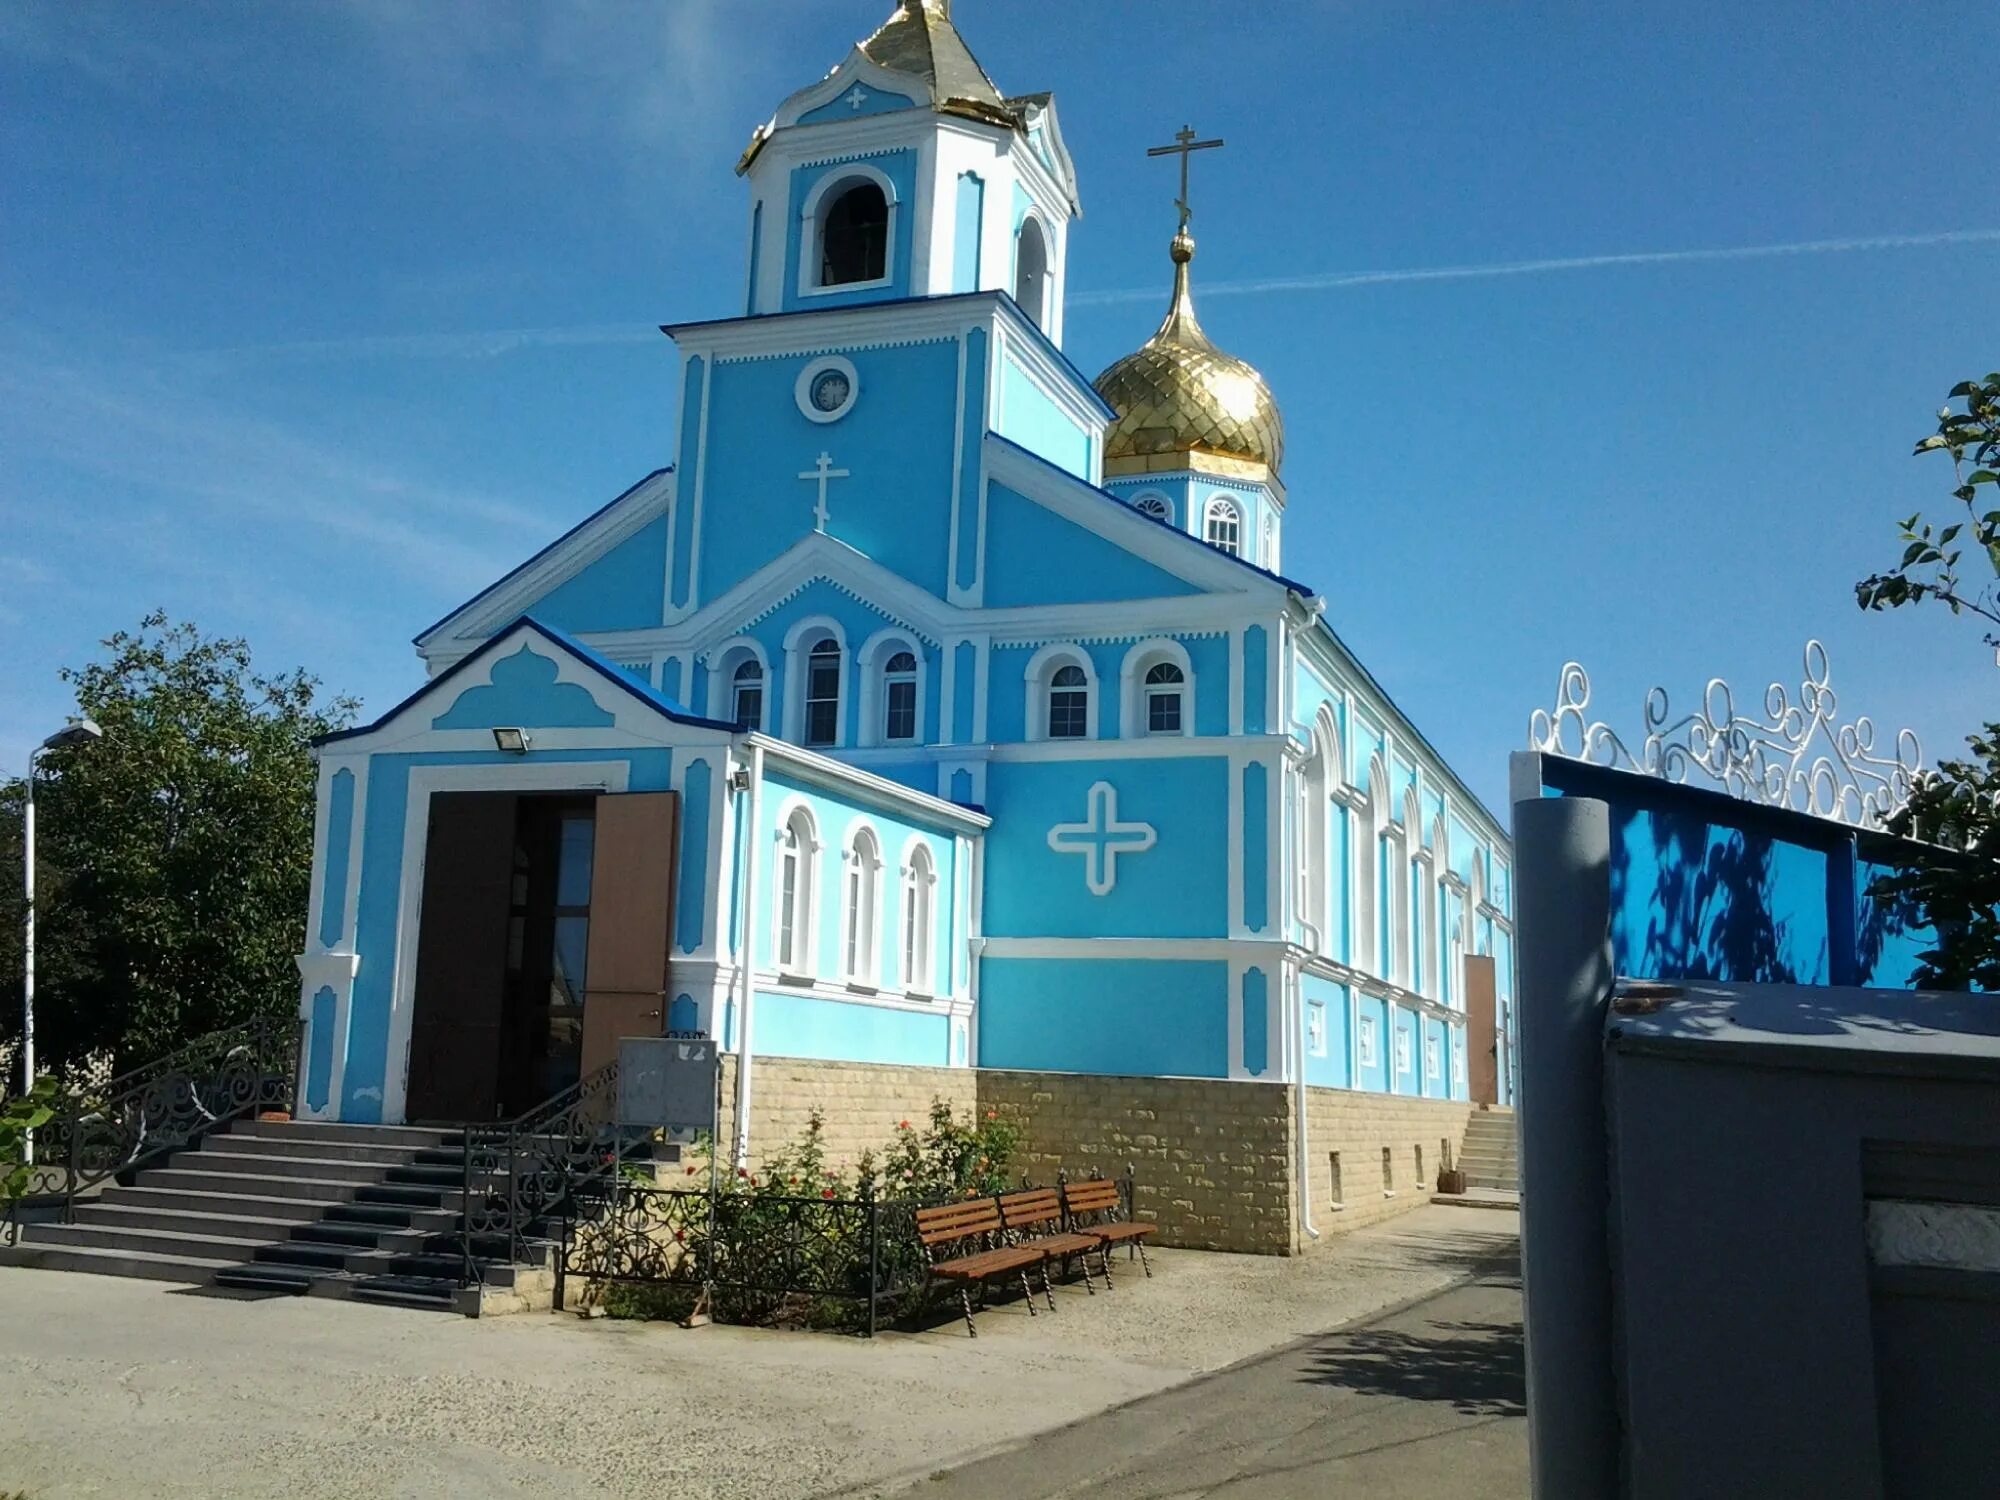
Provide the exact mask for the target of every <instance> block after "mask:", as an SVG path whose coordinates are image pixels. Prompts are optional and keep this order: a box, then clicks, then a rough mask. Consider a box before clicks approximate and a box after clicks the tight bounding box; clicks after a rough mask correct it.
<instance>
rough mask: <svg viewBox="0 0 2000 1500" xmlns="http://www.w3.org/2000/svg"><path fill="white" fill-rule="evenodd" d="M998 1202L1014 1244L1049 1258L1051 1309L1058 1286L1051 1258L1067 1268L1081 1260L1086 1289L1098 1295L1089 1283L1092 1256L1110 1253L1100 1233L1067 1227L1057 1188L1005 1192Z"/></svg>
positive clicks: (1045, 1287)
mask: <svg viewBox="0 0 2000 1500" xmlns="http://www.w3.org/2000/svg"><path fill="white" fill-rule="evenodd" d="M998 1202H999V1205H1000V1222H1001V1223H1003V1224H1005V1225H1006V1226H1007V1233H1008V1234H1009V1235H1010V1236H1012V1237H1013V1243H1015V1244H1017V1245H1020V1246H1022V1247H1024V1248H1029V1249H1035V1250H1040V1251H1041V1252H1042V1254H1043V1255H1044V1256H1045V1257H1046V1258H1045V1259H1044V1260H1043V1261H1042V1291H1043V1292H1044V1293H1045V1294H1046V1295H1047V1297H1048V1299H1049V1311H1050V1312H1054V1311H1055V1306H1056V1294H1055V1288H1054V1287H1053V1286H1051V1285H1050V1282H1049V1262H1050V1261H1060V1262H1062V1264H1063V1265H1064V1266H1065V1267H1067V1266H1068V1265H1069V1263H1070V1262H1071V1261H1073V1260H1081V1261H1082V1262H1083V1289H1084V1290H1085V1291H1086V1292H1088V1293H1090V1295H1091V1296H1093V1297H1095V1296H1096V1295H1097V1288H1096V1287H1094V1286H1092V1285H1091V1284H1090V1257H1091V1254H1092V1253H1093V1252H1095V1253H1096V1255H1097V1257H1098V1259H1099V1260H1102V1259H1103V1258H1104V1257H1105V1256H1106V1255H1107V1254H1109V1253H1110V1252H1109V1251H1108V1250H1106V1248H1105V1246H1104V1242H1103V1241H1102V1240H1100V1239H1098V1238H1097V1236H1095V1235H1091V1234H1074V1233H1071V1232H1069V1231H1068V1230H1066V1229H1065V1228H1064V1226H1063V1205H1062V1194H1061V1193H1059V1192H1058V1191H1057V1190H1056V1189H1054V1188H1024V1189H1023V1190H1022V1191H1020V1192H1018V1193H1002V1194H1001V1195H1000V1197H999V1199H998ZM1104 1285H1105V1286H1106V1287H1107V1288H1109V1287H1110V1285H1111V1272H1110V1271H1109V1270H1108V1269H1107V1270H1106V1271H1105V1273H1104Z"/></svg>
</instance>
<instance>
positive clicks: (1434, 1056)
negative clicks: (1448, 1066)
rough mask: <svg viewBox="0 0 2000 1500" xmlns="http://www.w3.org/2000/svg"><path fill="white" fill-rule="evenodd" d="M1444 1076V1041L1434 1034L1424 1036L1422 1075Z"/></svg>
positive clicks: (1427, 1076) (1429, 1076) (1430, 1076)
mask: <svg viewBox="0 0 2000 1500" xmlns="http://www.w3.org/2000/svg"><path fill="white" fill-rule="evenodd" d="M1443 1076H1444V1043H1442V1042H1440V1041H1439V1040H1438V1039H1437V1038H1436V1037H1434V1036H1427V1037H1425V1038H1424V1077H1426V1078H1442V1077H1443Z"/></svg>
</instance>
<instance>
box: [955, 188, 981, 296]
mask: <svg viewBox="0 0 2000 1500" xmlns="http://www.w3.org/2000/svg"><path fill="white" fill-rule="evenodd" d="M953 209H954V212H953V217H952V229H951V236H952V238H951V289H952V290H953V291H954V292H971V291H977V290H978V288H979V230H980V225H981V223H982V221H983V220H984V218H985V212H986V184H985V182H984V181H982V180H981V178H980V176H979V174H978V173H977V172H961V173H959V174H958V199H957V202H956V203H955V204H954V205H953Z"/></svg>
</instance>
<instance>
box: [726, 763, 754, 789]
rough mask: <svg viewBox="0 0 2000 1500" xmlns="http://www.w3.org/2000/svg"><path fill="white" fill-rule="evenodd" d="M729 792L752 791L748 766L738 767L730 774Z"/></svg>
mask: <svg viewBox="0 0 2000 1500" xmlns="http://www.w3.org/2000/svg"><path fill="white" fill-rule="evenodd" d="M729 790H730V791H732V792H747V791H749V790H750V768H749V767H748V766H738V767H737V768H736V769H735V770H733V771H731V772H730V773H729Z"/></svg>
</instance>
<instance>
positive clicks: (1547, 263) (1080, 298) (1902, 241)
mask: <svg viewBox="0 0 2000 1500" xmlns="http://www.w3.org/2000/svg"><path fill="white" fill-rule="evenodd" d="M1995 243H2000V229H1947V230H1942V231H1940V232H1938V233H1936V234H1877V235H1865V236H1858V237H1854V238H1850V239H1841V240H1794V241H1792V242H1790V243H1789V244H1782V245H1728V246H1723V247H1720V248H1716V249H1709V250H1640V251H1634V252H1631V253H1628V254H1623V255H1574V256H1561V257H1552V258H1548V259H1543V260H1505V261H1491V262H1487V263H1485V264H1481V265H1467V266H1419V267H1415V268H1412V269H1410V270H1403V271H1317V272H1312V273H1309V274H1307V275H1304V276H1269V277H1260V278H1259V279H1257V280H1254V281H1204V282H1202V283H1201V294H1202V296H1204V297H1253V296H1258V295H1261V294H1264V293H1267V292H1329V291H1336V290H1338V289H1340V288H1343V287H1351V286H1393V285H1396V284H1399V283H1403V282H1414V281H1478V280H1482V279H1484V278H1486V277H1491V276H1539V275H1543V274H1545V273H1549V272H1557V271H1595V270H1600V269H1602V268H1604V267H1606V266H1671V265H1680V264H1683V263H1687V262H1694V261H1714V260H1763V259H1766V258H1769V257H1772V256H1783V255H1837V254H1843V253H1848V252H1852V251H1857V250H1912V249H1921V248H1924V247H1927V246H1939V245H1990V244H1995ZM1159 295H1160V289H1159V288H1158V287H1156V286H1155V287H1143V288H1141V287H1129V288H1124V289H1121V290H1117V291H1102V292H1071V293H1070V294H1069V299H1068V300H1069V304H1070V306H1072V307H1098V306H1105V305H1108V304H1111V303H1118V302H1152V301H1155V300H1157V299H1158V297H1159Z"/></svg>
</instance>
